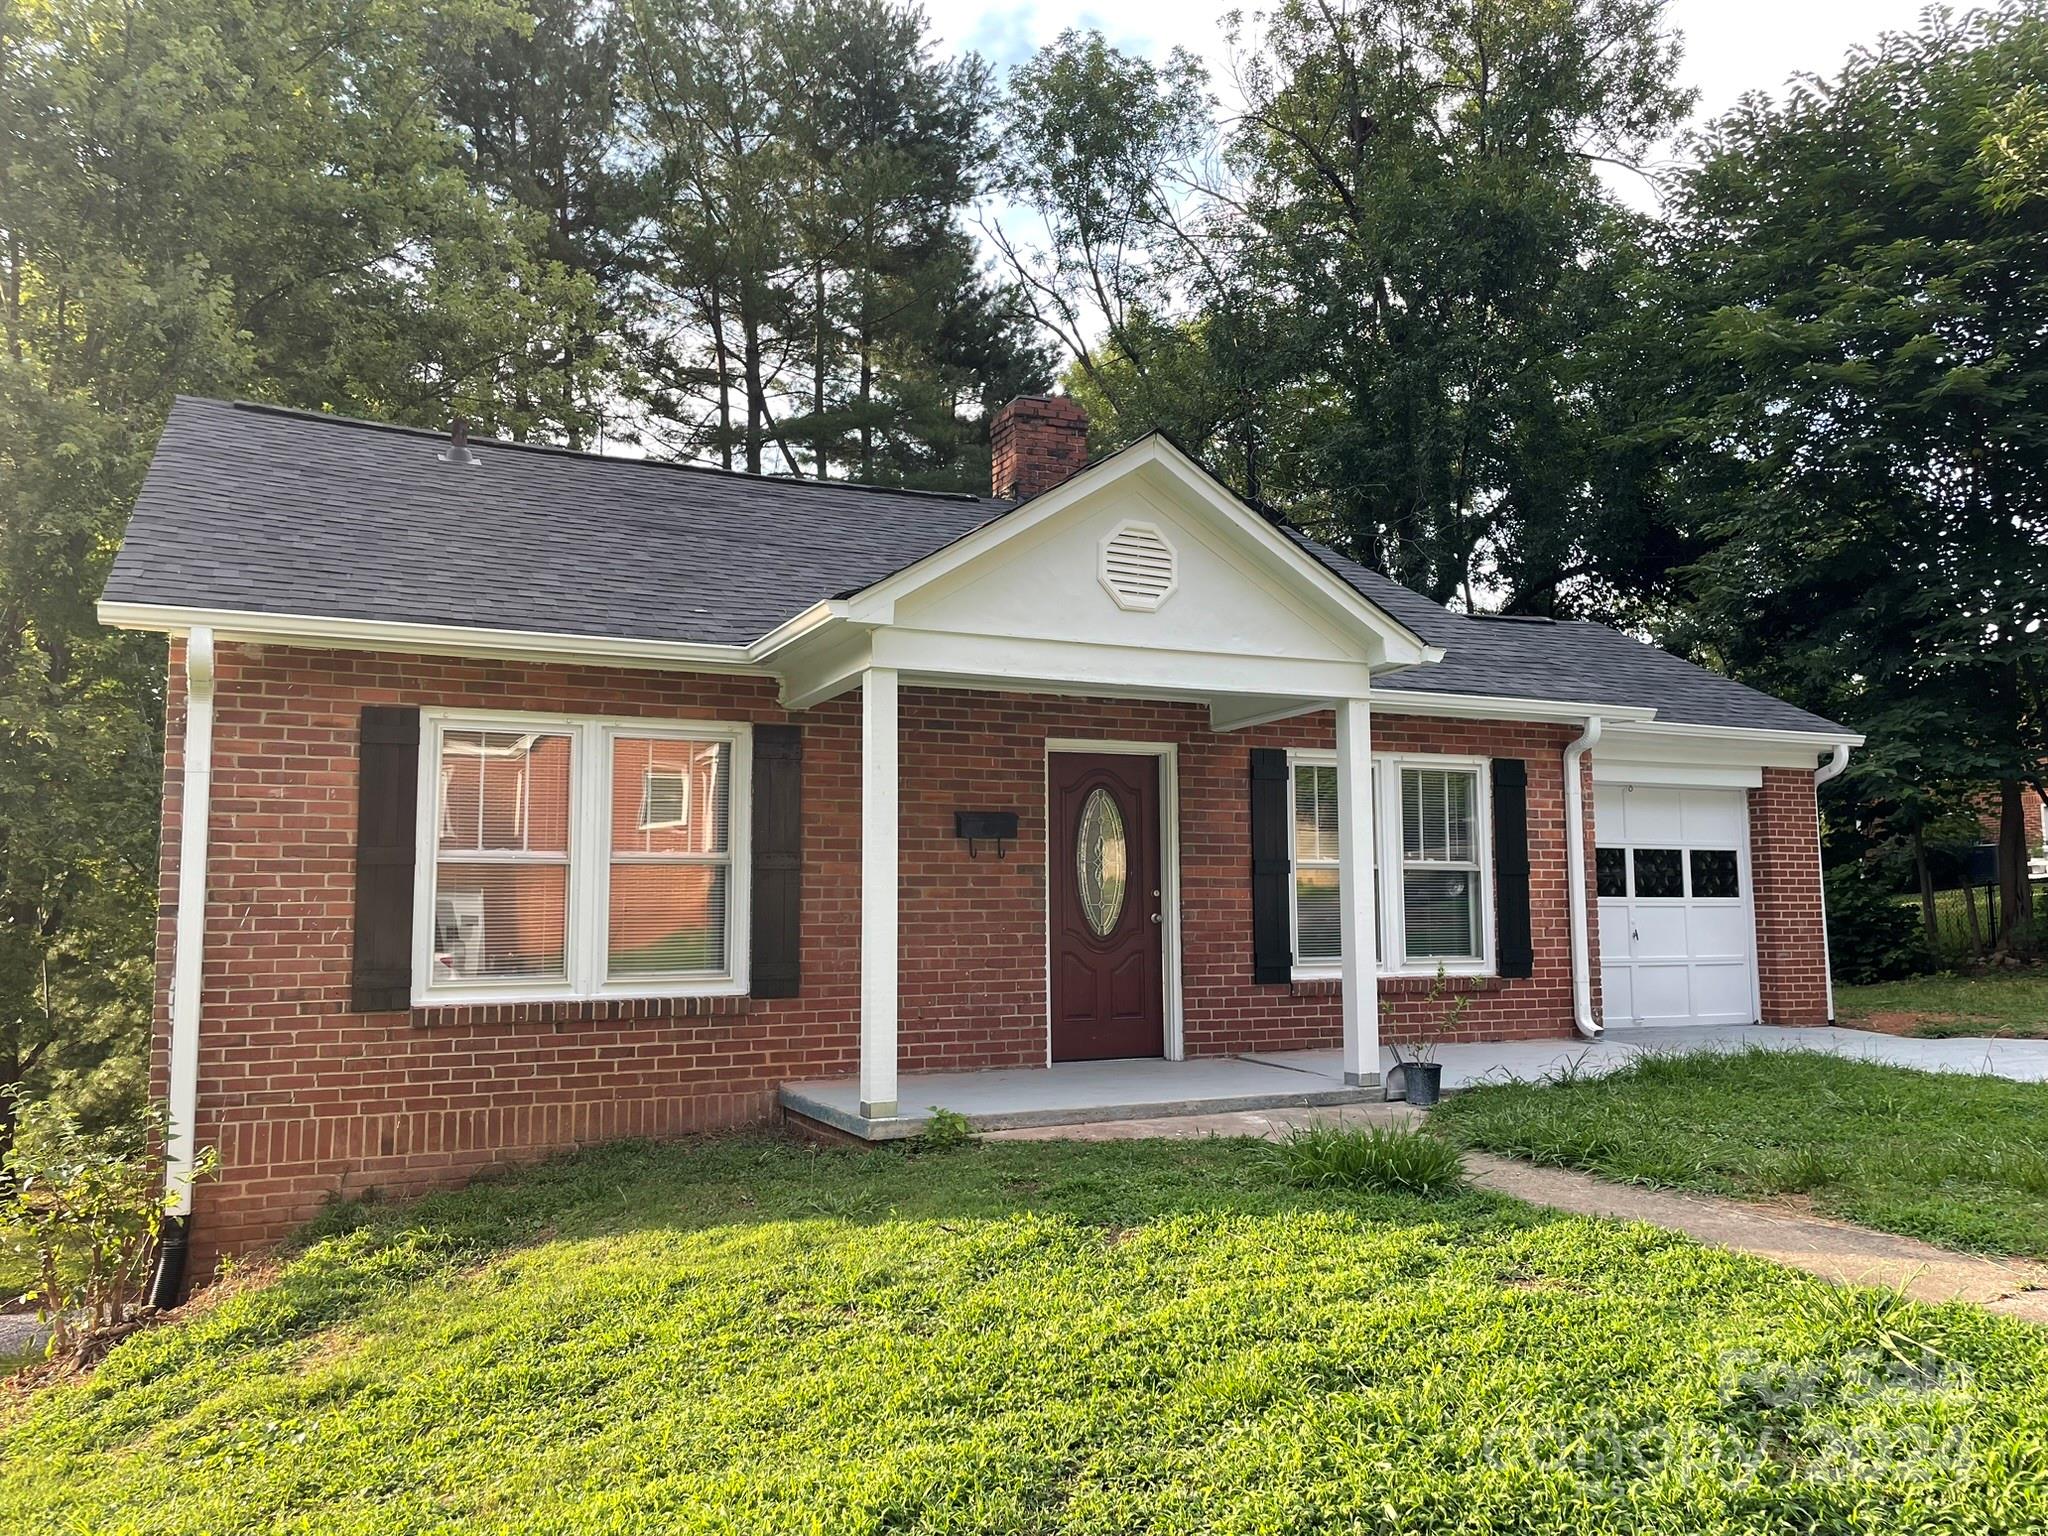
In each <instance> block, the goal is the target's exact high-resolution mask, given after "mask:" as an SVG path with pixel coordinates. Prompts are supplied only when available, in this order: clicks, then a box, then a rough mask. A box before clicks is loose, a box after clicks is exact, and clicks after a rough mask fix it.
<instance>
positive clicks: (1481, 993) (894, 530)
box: [101, 398, 1859, 1253]
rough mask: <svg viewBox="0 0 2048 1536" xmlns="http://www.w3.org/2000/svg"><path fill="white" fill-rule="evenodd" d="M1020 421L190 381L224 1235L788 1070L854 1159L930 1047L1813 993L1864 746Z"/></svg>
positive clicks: (198, 1094)
mask: <svg viewBox="0 0 2048 1536" xmlns="http://www.w3.org/2000/svg"><path fill="white" fill-rule="evenodd" d="M992 427H993V447H994V462H995V480H996V488H997V490H998V492H999V495H998V497H997V498H996V499H982V498H978V497H974V496H967V495H937V494H920V493H916V492H908V491H897V490H879V489H871V488H864V487H858V486H852V485H846V484H843V483H833V482H826V483H820V482H813V481H797V480H785V479H764V478H759V477H750V476H747V475H740V474H730V473H721V472H718V471H713V470H706V469H700V468H695V467H690V466H679V465H670V464H661V463H654V462H649V461H638V460H626V459H607V458H601V457H596V456H592V455H587V454H579V453H570V452H564V451H559V450H555V449H549V448H539V447H528V446H520V445H514V444H509V443H497V442H490V443H480V444H476V445H473V447H466V446H463V445H462V444H460V443H458V442H456V441H454V440H451V439H449V438H445V437H441V436H438V435H433V434H427V433H421V432H416V431H410V430H403V429H399V428H393V427H386V426H380V425H375V424H370V423H362V422H351V421H344V420H338V419H334V418H329V417H323V416H318V415H308V414H304V413H299V412H294V411H287V410H279V409H274V408H270V407H266V406H259V405H247V404H225V403H221V402H216V401H208V400H189V399H188V400H181V401H180V402H179V403H178V405H177V407H176V409H175V410H174V411H173V412H172V415H171V418H170V423H169V426H168V428H167V429H166V431H165V433H164V437H163V441H162V445H161V446H160V447H159V449H158V451H157V454H156V459H155V462H154V463H153V465H152V466H151V469H150V472H149V476H148V479H147V481H146V482H145V484H144V487H143V490H142V494H141V497H140V499H139V501H138V503H137V506H136V510H135V514H134V517H133V520H132V522H131V523H130V526H129V530H128V536H127V542H126V545H125V547H124V548H123V550H122V552H121V555H120V558H119V559H118V561H117V562H116V564H115V567H114V570H113V574H112V576H111V578H110V580H109V582H108V587H107V592H106V595H105V599H104V601H103V603H102V607H101V613H102V617H103V618H104V620H105V621H106V622H107V623H109V624H114V625H122V626H127V627H132V628H141V629H150V630H158V631H162V632H164V633H166V634H168V635H170V636H171V637H172V638H171V652H170V679H169V684H170V694H169V726H168V732H167V736H168V739H167V742H166V752H165V786H164V845H163V874H162V880H163V886H162V896H163V901H162V918H161V928H160V944H159V976H160V994H161V998H162V1002H161V1005H160V1007H159V1009H158V1020H157V1028H158V1036H157V1052H156V1057H155V1063H156V1083H157V1088H158V1090H159V1092H161V1093H164V1094H165V1095H166V1096H167V1098H168V1101H169V1104H170V1109H171V1114H172V1117H173V1126H172V1138H171V1152H172V1156H173V1160H174V1165H178V1164H182V1162H183V1160H184V1159H186V1158H188V1157H189V1156H190V1155H191V1152H192V1149H193V1148H194V1146H195V1145H200V1146H212V1147H217V1148H218V1149H219V1151H220V1155H221V1174H220V1177H219V1178H218V1179H217V1180H216V1181H213V1182H210V1183H207V1184H205V1185H203V1186H201V1188H200V1189H199V1191H198V1192H197V1196H196V1199H197V1210H196V1215H195V1217H194V1220H193V1223H192V1232H191V1235H192V1241H193V1243H194V1244H195V1247H196V1248H197V1249H198V1250H200V1251H203V1252H207V1253H212V1252H217V1251H221V1250H227V1249H233V1248H238V1247H242V1246H246V1245H248V1244H250V1243H253V1242H256V1241H259V1240H263V1239H268V1238H272V1237H275V1236H277V1235H279V1234H280V1233H282V1232H284V1231H286V1230H288V1229H289V1228H290V1227H291V1226H292V1225H293V1224H294V1223H296V1222H298V1221H300V1220H302V1219H304V1218H305V1217H306V1216H307V1215H309V1214H310V1213H311V1212H312V1211H313V1210H314V1209H315V1208H317V1206H318V1205H319V1203H320V1202H321V1201H322V1200H324V1199H326V1198H329V1197H331V1196H332V1195H334V1194H335V1193H336V1192H337V1191H340V1192H355V1191H359V1190H362V1189H364V1188H365V1187H369V1186H376V1187H380V1188H383V1189H395V1190H409V1189H417V1188H421V1187H425V1186H427V1185H431V1184H435V1183H442V1182H447V1181H450V1180H454V1179H458V1178H460V1177H462V1176H464V1175H465V1174H467V1173H468V1172H470V1171H473V1170H474V1169H476V1168H478V1167H481V1166H484V1165H486V1164H490V1163H494V1162H502V1161H505V1160H508V1159H512V1158H518V1157H526V1156H531V1155H537V1154H539V1153H542V1152H545V1151H548V1150H551V1149H555V1148H560V1147H564V1146H569V1145H574V1144H578V1143H582V1142H588V1141H592V1140H597V1139H602V1138H606V1137H617V1136H640V1135H672V1134H676V1133H680V1132H685V1131H689V1130H694V1129H699V1128H704V1127H711V1126H725V1125H732V1124H737V1123H742V1122H748V1121H755V1120H760V1119H763V1118H766V1117H768V1116H769V1115H771V1114H772V1113H773V1112H774V1110H775V1107H776V1104H777V1094H778V1090H779V1089H780V1087H781V1085H783V1084H785V1083H789V1082H792V1081H798V1082H802V1081H814V1080H823V1079H831V1078H835V1077H841V1076H845V1077H849V1078H851V1077H857V1079H858V1093H857V1098H858V1106H857V1110H858V1112H857V1113H854V1112H853V1111H851V1110H849V1116H850V1123H851V1128H852V1129H853V1130H854V1131H855V1132H857V1133H859V1134H867V1135H881V1134H888V1133H890V1132H891V1131H892V1130H897V1129H900V1128H901V1125H902V1122H903V1120H904V1118H905V1115H903V1114H899V1106H900V1107H901V1108H902V1110H903V1111H905V1112H906V1113H908V1112H910V1111H922V1110H923V1109H924V1107H925V1106H926V1105H927V1104H928V1103H929V1102H930V1099H929V1098H928V1097H925V1096H923V1090H922V1088H921V1087H920V1085H919V1084H918V1083H917V1082H916V1081H915V1080H914V1079H912V1078H910V1077H909V1076H908V1074H912V1073H919V1072H927V1071H932V1070H943V1069H953V1070H958V1069H962V1068H1030V1069H1043V1068H1045V1067H1047V1065H1048V1064H1049V1063H1061V1062H1067V1061H1073V1060H1083V1059H1096V1058H1124V1057H1130V1058H1143V1057H1152V1058H1166V1059H1167V1060H1169V1061H1177V1060H1180V1059H1182V1058H1196V1057H1225V1056H1233V1055H1237V1054H1240V1053H1248V1052H1273V1051H1279V1050H1288V1049H1301V1050H1311V1049H1320V1050H1324V1051H1333V1050H1340V1049H1341V1052H1342V1062H1343V1067H1344V1073H1345V1076H1346V1078H1347V1079H1348V1081H1349V1082H1351V1083H1353V1084H1359V1085H1366V1084H1370V1083H1371V1082H1373V1081H1374V1079H1375V1078H1376V1076H1377V1074H1378V1073H1379V1071H1380V1069H1381V1065H1382V1055H1381V1048H1382V1035H1383V1034H1384V1035H1385V1036H1386V1037H1387V1038H1388V1039H1389V1040H1398V1039H1399V1038H1401V1037H1403V1036H1404V1035H1407V1034H1410V1033H1412V1032H1413V1030H1414V1029H1415V1028H1416V1026H1417V1024H1418V1022H1419V1020H1420V1019H1421V1017H1422V1012H1423V1010H1424V1009H1425V1008H1427V1007H1429V1006H1430V1005H1429V1002H1428V999H1427V997H1426V996H1425V994H1426V993H1427V991H1428V989H1429V985H1430V982H1431V979H1432V978H1433V976H1434V975H1435V973H1436V971H1437V969H1438V967H1439V966H1441V967H1443V969H1444V970H1445V971H1447V972H1448V973H1449V974H1450V975H1451V976H1452V977H1453V978H1454V985H1455V986H1457V987H1458V988H1460V989H1461V990H1466V991H1469V992H1471V993H1472V994H1473V998H1472V1006H1471V1008H1470V1011H1469V1013H1468V1014H1467V1015H1466V1019H1465V1026H1464V1027H1465V1029H1466V1030H1467V1031H1468V1033H1469V1036H1470V1037H1472V1038H1478V1039H1500V1038H1507V1037H1514V1036H1557V1037H1569V1036H1570V1035H1571V1034H1572V1033H1573V1031H1574V1030H1575V1029H1577V1030H1579V1031H1582V1032H1584V1033H1587V1034H1592V1033H1597V1032H1598V1030H1599V1029H1600V1027H1601V1021H1602V1020H1603V1018H1604V1020H1606V1021H1607V1022H1610V1023H1631V1024H1681V1023H1689V1022H1703V1023H1736V1022H1748V1021H1751V1020H1757V1019H1762V1020H1766V1021H1770V1022H1775V1023H1784V1024H1819V1023H1821V1022H1823V1021H1824V1020H1825V1019H1826V1018H1827V1017H1828V1016H1829V1012H1830V1007H1829V992H1828V979H1827V968H1826V962H1825V953H1824V951H1825V937H1824V929H1823V920H1822V911H1821V894H1820V881H1819V861H1818V850H1817V844H1816V825H1815V796H1814V785H1815V775H1816V770H1817V769H1818V770H1820V771H1821V772H1823V773H1825V772H1830V771H1834V770H1835V769H1838V768H1839V766H1840V764H1841V762H1842V761H1844V760H1845V757H1846V753H1847V750H1848V748H1849V747H1850V746H1853V745H1855V744H1857V742H1858V740H1859V738H1857V737H1855V736H1853V735H1851V734H1849V733H1847V732H1845V731H1844V730H1842V729H1841V728H1840V727H1838V726H1835V725H1832V724H1830V723H1829V722H1827V721H1825V720H1821V719H1818V718H1816V717H1814V716H1812V715H1810V714H1807V713H1805V712H1803V711H1801V710H1798V709H1795V708H1793V707H1792V706H1790V705H1788V704H1784V703H1781V702H1780V701H1778V700H1776V699H1772V698H1769V697H1766V696H1764V695H1762V694H1759V693H1757V692H1754V691H1753V690H1751V689H1748V688H1745V687H1743V686H1741V685H1739V684H1737V683H1734V682H1731V681H1729V680H1728V679H1726V678H1723V677H1720V676H1717V675H1714V674H1712V673H1709V672H1706V671H1703V670H1701V669H1699V668H1696V667H1693V666H1691V665H1688V664H1687V663H1685V662H1682V661H1679V660H1677V659H1675V658H1674V657H1672V656H1669V655H1667V654H1665V653H1664V652H1661V651H1658V650H1655V649H1653V648H1651V647H1649V646H1646V645H1643V644H1641V643H1639V642H1637V641H1635V640H1633V639H1630V638H1629V637H1627V636H1625V635H1621V634H1618V633H1616V632H1615V631H1613V630H1609V629H1606V628H1602V627H1600V626H1597V625H1592V624H1583V623H1550V622H1547V621H1541V620H1529V619H1492V620H1488V619H1480V618H1471V617H1462V616H1458V615H1455V614H1451V613H1448V612H1446V611H1445V610H1443V609H1441V608H1439V607H1437V606H1435V605H1434V604H1432V603H1430V602H1428V601H1426V600H1424V599H1423V598H1421V597H1418V596H1417V595H1415V594H1414V593H1412V592H1410V591H1408V590H1406V589H1405V588H1403V587H1401V586H1399V585H1397V584H1396V583H1394V582H1392V581H1390V580H1388V579H1386V578H1385V577H1382V576H1379V575H1376V574H1375V573H1373V572H1371V571H1368V570H1365V569H1363V568H1362V567H1360V566H1358V565H1356V564H1354V563H1353V562H1351V561H1349V560H1346V559H1343V558H1341V557H1340V556H1338V555H1337V554H1335V553H1333V552H1332V551H1330V550H1328V549H1325V548H1323V547H1321V546H1319V545H1317V544H1314V543H1312V542H1310V541H1309V540H1307V539H1305V538H1303V537H1302V536H1301V535H1300V534H1298V533H1296V532H1294V531H1293V530H1291V529H1288V528H1285V527H1283V526H1280V525H1277V524H1275V523H1273V522H1271V521H1269V520H1267V519H1266V518H1264V517H1262V516H1260V515H1259V514H1258V513H1256V512H1255V511H1253V510H1252V509H1251V508H1250V507H1248V506H1246V505H1245V504H1244V503H1242V502H1241V501H1239V500H1238V499H1237V498H1236V497H1235V496H1233V495H1232V494H1231V493H1230V491H1229V490H1228V489H1227V488H1226V487H1224V486H1223V485H1222V484H1221V483H1220V482H1218V481H1217V480H1215V479H1214V478H1212V477H1211V476H1210V475H1209V474H1207V473H1206V472H1205V471H1204V470H1203V469H1202V468H1201V467H1200V466H1199V465H1198V464H1196V463H1195V462H1194V461H1193V460H1192V459H1190V458H1189V457H1188V456H1187V455H1186V454H1185V453H1183V452H1182V451H1181V450H1180V449H1178V448H1177V447H1175V446H1174V444H1173V443H1171V442H1170V441H1168V440H1167V439H1166V438H1165V437H1163V436H1158V435H1154V436H1150V437H1146V438H1144V439H1142V440H1141V441H1139V442H1137V443H1135V444H1133V445H1132V446H1131V447H1129V448H1126V449H1124V450H1122V451H1121V452H1118V453H1115V454H1112V455H1110V456H1108V457H1107V458H1104V459H1101V460H1099V461H1097V462H1094V463H1087V462H1085V450H1084V443H1085V435H1086V434H1085V427H1086V423H1085V420H1084V418H1083V417H1082V415H1081V413H1080V411H1079V410H1078V408H1077V407H1075V406H1074V405H1073V404H1072V403H1071V402H1068V401H1066V400H1062V399H1037V398H1033V399H1024V400H1019V401H1016V402H1013V403H1012V404H1011V405H1009V406H1007V407H1005V408H1004V410H1003V411H1002V412H1001V413H1000V414H999V415H998V417H997V418H996V420H995V422H994V423H993V424H992ZM1823 760H1827V761H1828V762H1829V763H1830V764H1831V765H1832V766H1831V767H1828V768H1823V767H1822V764H1823ZM963 833H964V834H968V835H962V834H963ZM1375 956H1376V957H1377V960H1376V963H1375V960H1374V957H1375ZM1595 957H1597V963H1596V958H1595ZM1161 1070H1162V1071H1164V1070H1168V1069H1164V1068H1162V1069H1161Z"/></svg>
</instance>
